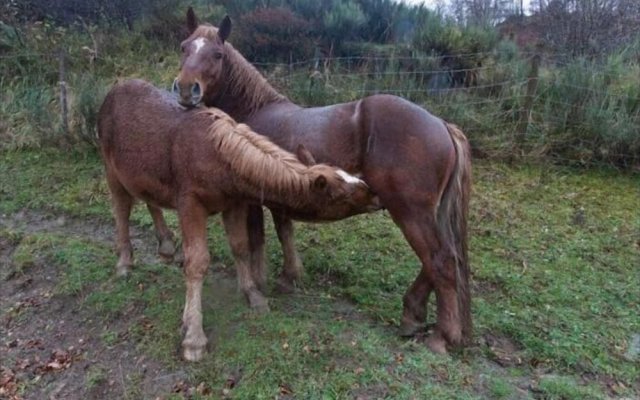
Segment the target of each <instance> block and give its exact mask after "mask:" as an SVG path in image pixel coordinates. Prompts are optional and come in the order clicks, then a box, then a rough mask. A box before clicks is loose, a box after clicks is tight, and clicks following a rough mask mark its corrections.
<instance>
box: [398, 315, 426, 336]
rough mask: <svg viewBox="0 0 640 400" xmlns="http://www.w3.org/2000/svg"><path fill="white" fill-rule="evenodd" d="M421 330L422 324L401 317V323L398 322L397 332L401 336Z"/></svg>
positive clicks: (411, 334) (413, 334) (414, 333)
mask: <svg viewBox="0 0 640 400" xmlns="http://www.w3.org/2000/svg"><path fill="white" fill-rule="evenodd" d="M422 330H424V324H420V323H417V322H415V321H411V320H407V319H403V320H402V323H401V324H400V329H399V334H400V336H402V337H412V336H415V335H416V334H417V333H418V332H420V331H422Z"/></svg>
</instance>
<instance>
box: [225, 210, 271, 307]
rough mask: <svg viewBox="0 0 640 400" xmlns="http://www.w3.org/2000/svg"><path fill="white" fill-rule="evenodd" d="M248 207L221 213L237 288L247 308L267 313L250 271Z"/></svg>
mask: <svg viewBox="0 0 640 400" xmlns="http://www.w3.org/2000/svg"><path fill="white" fill-rule="evenodd" d="M248 212H249V206H247V205H238V206H236V207H233V208H231V209H229V210H227V211H225V212H223V213H222V219H223V221H224V229H225V231H226V233H227V240H228V241H229V246H230V247H231V253H232V254H233V258H234V260H235V263H236V271H237V274H238V287H239V288H240V290H241V291H242V293H243V294H244V296H245V297H246V299H247V301H248V302H249V306H250V307H251V308H252V309H254V310H256V311H259V312H266V311H269V304H268V302H267V299H266V297H264V294H263V293H262V292H261V291H260V290H259V289H258V286H257V285H256V282H255V280H254V277H253V273H252V271H251V269H250V262H251V258H252V257H251V249H250V246H249V232H248V230H247V215H248Z"/></svg>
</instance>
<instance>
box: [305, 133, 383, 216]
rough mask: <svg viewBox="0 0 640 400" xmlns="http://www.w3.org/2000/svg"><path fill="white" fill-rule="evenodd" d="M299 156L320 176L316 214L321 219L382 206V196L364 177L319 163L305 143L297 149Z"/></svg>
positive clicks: (316, 184)
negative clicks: (373, 189)
mask: <svg viewBox="0 0 640 400" xmlns="http://www.w3.org/2000/svg"><path fill="white" fill-rule="evenodd" d="M296 154H297V156H298V159H299V160H300V161H301V162H302V163H303V164H306V165H307V166H310V167H309V169H310V171H311V172H312V173H314V174H317V175H318V177H317V178H316V179H315V180H314V182H313V191H314V192H315V194H316V197H317V199H318V203H317V204H316V205H315V207H314V213H313V214H314V217H315V218H317V219H321V220H337V219H342V218H345V217H347V216H350V215H355V214H361V213H367V212H372V211H376V210H379V209H380V208H382V205H381V204H380V199H379V198H378V196H376V195H375V193H373V192H372V191H371V189H370V188H369V185H367V184H366V182H365V181H363V180H362V179H360V178H358V177H356V176H353V175H351V174H349V173H347V172H345V171H343V170H341V169H339V168H336V167H332V166H329V165H326V164H316V163H315V160H314V159H313V156H312V155H311V153H309V151H308V150H307V149H306V148H305V147H304V146H302V145H300V146H298V149H297V152H296Z"/></svg>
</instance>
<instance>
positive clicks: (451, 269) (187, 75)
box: [173, 9, 472, 353]
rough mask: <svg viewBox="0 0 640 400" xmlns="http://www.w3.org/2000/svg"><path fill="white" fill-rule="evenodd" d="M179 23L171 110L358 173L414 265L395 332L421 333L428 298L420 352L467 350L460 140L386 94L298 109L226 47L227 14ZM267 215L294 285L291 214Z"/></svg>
mask: <svg viewBox="0 0 640 400" xmlns="http://www.w3.org/2000/svg"><path fill="white" fill-rule="evenodd" d="M187 25H188V28H189V30H190V32H191V35H190V36H189V37H188V38H187V39H186V40H185V41H183V42H182V59H181V65H180V73H179V75H178V77H177V78H176V80H175V82H174V85H173V86H174V87H173V89H174V92H176V93H177V94H178V95H179V98H180V103H181V104H183V105H185V106H195V105H196V104H198V103H200V102H203V103H204V104H205V105H207V106H215V107H218V108H220V109H222V110H224V111H225V112H227V113H229V115H231V116H232V117H233V118H235V119H236V120H238V121H242V122H244V123H246V124H248V125H249V126H251V128H252V129H254V130H255V131H256V132H259V133H260V134H263V135H266V136H268V137H270V138H271V139H272V140H273V141H274V142H275V143H277V144H278V145H280V146H282V147H283V148H285V149H295V148H296V147H297V146H298V145H300V144H303V145H304V146H305V147H306V148H308V149H309V150H310V151H311V153H313V154H314V155H315V156H316V157H317V159H318V160H319V161H322V162H327V163H330V164H333V165H338V166H341V167H342V168H343V169H345V170H346V171H348V172H349V173H351V174H354V175H359V176H362V178H363V179H364V180H365V181H366V182H367V183H368V184H369V186H370V187H371V188H372V190H373V191H374V192H375V193H377V194H378V195H379V197H380V200H381V202H382V204H383V206H384V207H385V208H387V209H388V210H389V213H390V214H391V217H392V218H393V220H394V222H395V223H396V224H397V225H398V226H399V227H400V229H401V230H402V232H403V234H404V236H405V238H406V239H407V241H408V242H409V244H410V245H411V247H412V248H413V250H414V251H415V253H416V254H417V256H418V258H419V259H420V261H421V264H422V268H421V270H420V273H419V274H418V276H417V278H416V279H415V281H414V282H413V284H412V285H411V287H410V288H409V289H408V291H407V292H406V294H405V295H404V298H403V304H404V311H403V317H402V324H401V329H400V331H401V334H402V335H406V336H410V335H413V334H415V333H416V332H417V331H419V330H420V329H423V327H424V323H425V320H426V310H425V308H426V303H427V300H428V297H429V294H430V293H431V291H435V293H436V299H437V320H436V326H435V329H434V330H433V332H432V334H431V335H430V337H429V338H428V339H427V345H428V346H429V348H430V349H431V350H432V351H434V352H438V353H445V352H446V346H447V345H458V344H464V343H467V342H468V340H469V339H470V337H471V331H472V323H471V312H470V306H471V304H470V302H471V300H470V293H469V274H470V271H469V264H468V259H467V212H468V204H469V193H470V186H471V161H470V149H469V145H468V141H467V139H466V137H465V136H464V134H463V133H462V132H461V131H460V130H459V129H458V128H457V127H456V126H454V125H452V124H449V123H446V122H444V121H443V120H441V119H440V118H437V117H434V116H433V115H431V114H430V113H428V112H427V111H426V110H424V109H423V108H421V107H419V106H417V105H415V104H413V103H411V102H409V101H407V100H404V99H402V98H400V97H396V96H390V95H375V96H371V97H366V98H364V99H361V100H358V101H354V102H350V103H344V104H335V105H331V106H327V107H315V108H303V107H301V106H298V105H296V104H294V103H292V102H291V101H289V100H288V99H287V98H286V97H285V96H283V95H282V94H280V93H278V92H277V91H276V90H275V89H274V88H273V87H272V86H271V85H269V83H268V82H267V81H266V80H265V79H264V77H263V76H262V75H261V74H260V73H259V72H258V71H257V70H256V69H255V68H254V67H253V66H252V65H251V64H250V63H249V62H248V61H247V60H246V59H245V58H244V57H243V56H242V55H241V54H240V53H239V52H238V51H236V50H235V49H234V48H233V47H232V46H231V45H230V44H229V43H227V42H226V39H227V37H228V36H229V33H230V32H231V21H230V20H229V18H228V17H225V19H224V20H223V21H222V23H221V24H220V27H219V28H216V27H214V26H211V25H208V24H203V25H199V24H198V21H197V18H196V16H195V14H194V13H193V10H191V9H189V11H188V12H187ZM257 212H258V215H260V214H259V212H261V210H258V211H257ZM272 214H274V221H275V225H276V230H277V232H278V237H279V238H280V240H281V242H282V246H283V251H284V253H285V256H284V268H283V270H284V272H283V275H282V277H281V278H282V279H283V280H285V281H286V280H287V279H288V280H289V281H291V280H295V279H298V278H299V274H300V268H301V265H300V261H299V257H298V255H297V253H296V252H295V248H294V245H293V242H292V240H293V234H292V229H293V228H292V224H291V221H290V219H289V217H292V216H291V215H287V214H282V213H280V212H275V213H274V212H273V210H272ZM293 217H295V216H293ZM260 219H261V217H260ZM250 225H252V227H251V226H250V229H252V230H256V231H257V232H258V233H259V231H260V229H261V225H260V224H256V223H255V221H251V220H250ZM254 233H255V232H254ZM257 246H258V247H260V246H262V243H260V242H258V243H257Z"/></svg>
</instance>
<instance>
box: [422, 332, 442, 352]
mask: <svg viewBox="0 0 640 400" xmlns="http://www.w3.org/2000/svg"><path fill="white" fill-rule="evenodd" d="M426 344H427V348H428V349H429V350H430V351H431V352H432V353H435V354H442V355H446V354H447V342H446V341H445V340H444V338H443V337H442V335H440V334H439V333H432V334H431V335H430V336H429V337H428V338H427V340H426Z"/></svg>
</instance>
